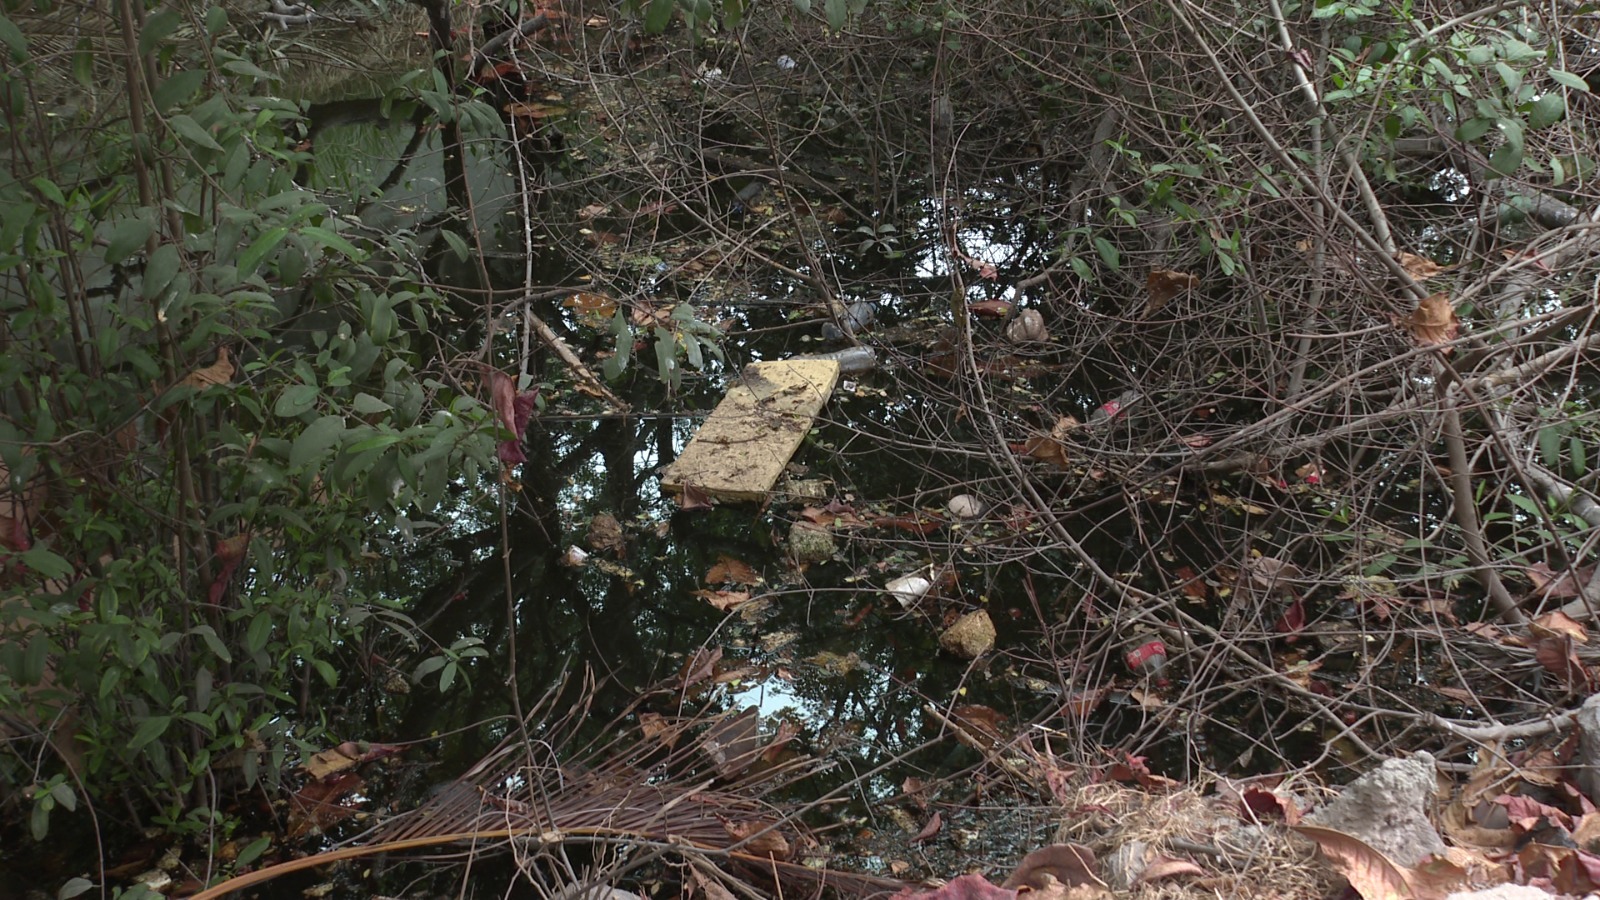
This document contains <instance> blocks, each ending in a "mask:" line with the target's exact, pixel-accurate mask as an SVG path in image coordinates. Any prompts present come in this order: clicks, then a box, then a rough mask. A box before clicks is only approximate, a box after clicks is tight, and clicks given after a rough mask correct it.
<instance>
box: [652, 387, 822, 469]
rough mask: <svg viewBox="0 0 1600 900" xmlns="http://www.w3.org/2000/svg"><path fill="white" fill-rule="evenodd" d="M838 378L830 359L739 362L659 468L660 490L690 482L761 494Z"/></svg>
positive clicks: (798, 441) (809, 427)
mask: <svg viewBox="0 0 1600 900" xmlns="http://www.w3.org/2000/svg"><path fill="white" fill-rule="evenodd" d="M838 381H839V364H838V363H837V362H835V361H834V360H831V359H784V360H776V361H773V362H759V363H751V364H750V365H748V366H745V368H744V371H743V372H741V373H740V374H739V377H738V378H736V379H735V380H734V381H733V383H732V384H731V386H730V387H729V388H728V393H727V395H726V396H724V397H723V398H722V402H721V403H719V404H717V408H716V409H715V410H713V411H712V413H711V415H710V416H707V417H706V420H705V422H704V423H703V424H702V425H701V426H700V430H699V431H698V432H696V433H695V436H694V438H693V439H692V440H690V441H689V446H687V447H685V448H684V450H683V455H682V456H679V457H678V459H677V461H676V462H674V463H673V464H672V465H670V466H668V467H667V471H666V474H664V475H663V476H662V477H661V489H662V490H664V491H666V492H668V493H672V494H676V493H679V492H681V491H682V490H683V489H684V487H685V486H689V485H692V486H694V487H696V488H698V489H700V490H702V491H705V492H706V494H707V495H708V496H709V497H711V499H713V500H763V499H765V498H766V496H767V493H768V492H769V491H771V490H772V486H773V485H774V484H776V483H777V482H778V476H780V475H782V474H783V467H784V466H786V465H788V464H789V458H790V457H792V456H794V451H795V450H796V449H798V448H799V446H800V442H801V441H802V440H804V439H805V436H806V432H808V431H810V430H811V423H812V421H813V420H814V419H816V417H817V413H819V412H821V411H822V406H823V404H825V403H827V402H828V396H829V395H830V394H832V393H833V386H834V385H835V384H836V383H837V382H838Z"/></svg>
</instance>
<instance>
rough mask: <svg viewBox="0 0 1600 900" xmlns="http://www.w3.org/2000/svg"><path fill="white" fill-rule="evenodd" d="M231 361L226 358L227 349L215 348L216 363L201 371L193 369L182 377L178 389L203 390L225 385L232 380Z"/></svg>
mask: <svg viewBox="0 0 1600 900" xmlns="http://www.w3.org/2000/svg"><path fill="white" fill-rule="evenodd" d="M233 372H234V368H233V361H232V360H231V359H229V358H228V348H227V347H218V348H217V361H216V362H214V363H212V364H211V365H209V366H206V367H205V368H203V369H195V370H194V371H193V372H190V373H189V374H187V375H185V376H183V380H182V381H179V382H178V386H179V387H192V388H204V387H210V386H211V385H214V384H227V383H228V382H229V381H231V380H232V379H233Z"/></svg>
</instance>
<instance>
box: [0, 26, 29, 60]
mask: <svg viewBox="0 0 1600 900" xmlns="http://www.w3.org/2000/svg"><path fill="white" fill-rule="evenodd" d="M0 44H5V45H6V46H7V47H9V48H10V49H11V60H12V61H13V62H19V63H22V62H27V61H28V39H27V38H26V37H23V35H22V31H21V29H19V28H17V26H16V25H15V24H13V23H12V21H11V20H10V19H8V18H6V17H5V16H0Z"/></svg>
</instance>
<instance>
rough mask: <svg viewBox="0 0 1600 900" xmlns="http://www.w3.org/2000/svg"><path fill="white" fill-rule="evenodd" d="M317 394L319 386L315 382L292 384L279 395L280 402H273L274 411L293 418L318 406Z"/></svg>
mask: <svg viewBox="0 0 1600 900" xmlns="http://www.w3.org/2000/svg"><path fill="white" fill-rule="evenodd" d="M317 396H318V393H317V386H316V385H314V384H291V385H289V386H288V387H286V388H284V389H283V393H281V394H279V395H278V402H277V403H274V404H272V412H273V414H274V415H279V416H283V417H284V418H286V419H292V418H294V417H296V416H298V415H300V414H302V413H304V412H307V411H308V410H310V409H311V407H313V406H316V405H317Z"/></svg>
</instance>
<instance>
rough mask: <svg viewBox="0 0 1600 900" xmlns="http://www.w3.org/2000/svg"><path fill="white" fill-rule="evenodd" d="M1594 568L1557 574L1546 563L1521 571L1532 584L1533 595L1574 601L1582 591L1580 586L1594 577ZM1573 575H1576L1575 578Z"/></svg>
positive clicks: (1570, 570) (1580, 568)
mask: <svg viewBox="0 0 1600 900" xmlns="http://www.w3.org/2000/svg"><path fill="white" fill-rule="evenodd" d="M1594 570H1595V567H1594V566H1582V567H1579V568H1577V569H1566V570H1564V571H1562V572H1560V573H1559V574H1558V573H1556V572H1555V571H1554V570H1553V569H1551V568H1550V564H1549V563H1547V562H1538V563H1534V564H1533V565H1531V566H1528V567H1527V568H1525V569H1523V570H1522V572H1523V574H1525V575H1527V576H1528V580H1529V581H1532V582H1533V591H1534V593H1536V594H1538V595H1540V596H1541V597H1544V598H1546V599H1549V600H1575V599H1577V598H1578V597H1579V596H1580V595H1581V593H1582V591H1581V590H1580V588H1579V585H1580V584H1587V583H1588V582H1589V580H1590V579H1592V578H1593V577H1594ZM1573 575H1577V577H1576V578H1574V577H1573Z"/></svg>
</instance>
